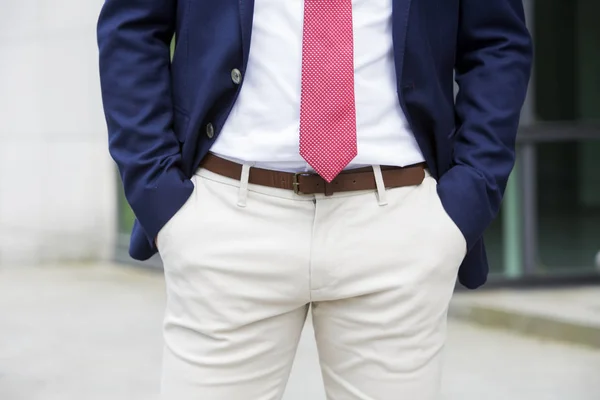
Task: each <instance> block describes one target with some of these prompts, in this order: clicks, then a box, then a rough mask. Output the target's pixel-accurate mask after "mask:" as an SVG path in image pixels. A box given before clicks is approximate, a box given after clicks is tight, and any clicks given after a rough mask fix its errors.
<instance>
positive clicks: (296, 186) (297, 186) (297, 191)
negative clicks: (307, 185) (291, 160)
mask: <svg viewBox="0 0 600 400" xmlns="http://www.w3.org/2000/svg"><path fill="white" fill-rule="evenodd" d="M311 175H312V174H311V173H310V172H296V173H295V174H294V177H293V178H292V188H293V189H294V193H295V194H303V193H302V192H300V182H299V181H298V178H299V177H301V176H311Z"/></svg>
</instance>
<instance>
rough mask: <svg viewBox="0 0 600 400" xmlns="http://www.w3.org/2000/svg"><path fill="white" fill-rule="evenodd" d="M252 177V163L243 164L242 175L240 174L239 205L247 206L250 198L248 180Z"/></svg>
mask: <svg viewBox="0 0 600 400" xmlns="http://www.w3.org/2000/svg"><path fill="white" fill-rule="evenodd" d="M249 179H250V165H248V164H244V165H242V176H240V192H239V195H238V203H237V205H238V207H246V200H247V199H248V180H249Z"/></svg>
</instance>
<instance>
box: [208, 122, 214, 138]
mask: <svg viewBox="0 0 600 400" xmlns="http://www.w3.org/2000/svg"><path fill="white" fill-rule="evenodd" d="M206 136H208V138H209V139H212V138H213V136H215V127H214V126H213V124H210V123H209V124H208V125H206Z"/></svg>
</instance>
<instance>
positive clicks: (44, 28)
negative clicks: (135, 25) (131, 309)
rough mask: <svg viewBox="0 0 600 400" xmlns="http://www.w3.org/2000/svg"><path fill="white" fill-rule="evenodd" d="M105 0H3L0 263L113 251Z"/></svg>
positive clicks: (0, 21) (0, 33)
mask: <svg viewBox="0 0 600 400" xmlns="http://www.w3.org/2000/svg"><path fill="white" fill-rule="evenodd" d="M102 3H103V0H85V1H81V0H2V1H0V53H1V54H2V55H1V56H0V263H1V264H11V265H13V264H35V263H44V262H58V261H61V262H62V261H65V260H78V261H79V260H88V259H89V260H95V259H107V258H110V257H112V254H113V252H114V243H115V237H116V231H117V225H116V215H117V202H116V200H115V199H116V198H117V194H116V192H117V180H116V175H115V170H114V165H113V163H112V162H111V160H110V158H109V157H108V154H107V151H106V147H107V139H106V126H105V122H104V117H103V115H102V108H101V100H100V90H99V85H98V66H97V64H98V63H97V46H96V39H95V24H96V20H97V15H98V12H99V10H100V7H101V6H102Z"/></svg>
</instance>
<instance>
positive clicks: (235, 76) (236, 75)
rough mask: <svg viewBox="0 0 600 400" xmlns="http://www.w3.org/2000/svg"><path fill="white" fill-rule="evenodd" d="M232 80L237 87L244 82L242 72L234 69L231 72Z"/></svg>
mask: <svg viewBox="0 0 600 400" xmlns="http://www.w3.org/2000/svg"><path fill="white" fill-rule="evenodd" d="M231 80H232V81H233V83H235V84H236V85H239V84H240V82H241V81H242V73H241V72H240V70H239V69H237V68H234V69H233V70H231Z"/></svg>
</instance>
